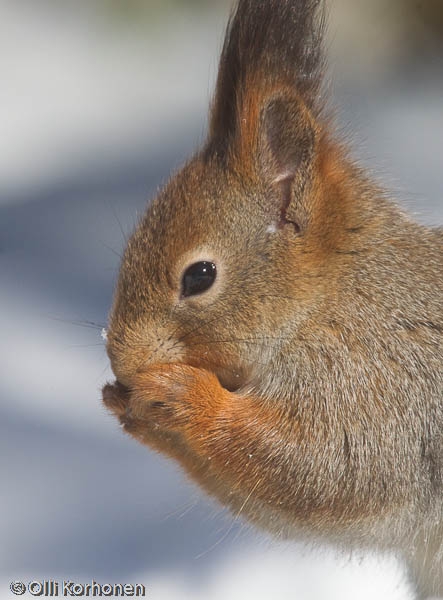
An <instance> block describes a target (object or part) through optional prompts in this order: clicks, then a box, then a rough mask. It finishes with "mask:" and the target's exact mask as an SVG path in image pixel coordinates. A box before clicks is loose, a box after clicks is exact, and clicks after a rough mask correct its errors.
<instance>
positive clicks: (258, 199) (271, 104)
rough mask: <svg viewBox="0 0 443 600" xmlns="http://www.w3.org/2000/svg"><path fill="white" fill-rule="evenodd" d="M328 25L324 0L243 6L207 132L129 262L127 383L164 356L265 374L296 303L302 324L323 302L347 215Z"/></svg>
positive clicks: (116, 352) (123, 368)
mask: <svg viewBox="0 0 443 600" xmlns="http://www.w3.org/2000/svg"><path fill="white" fill-rule="evenodd" d="M322 34H323V11H322V3H321V2H319V1H317V0H300V1H299V2H281V1H274V2H272V1H268V2H262V3H256V2H254V1H253V0H243V1H241V2H240V3H239V5H238V7H237V11H236V13H235V14H234V16H233V17H232V19H231V21H230V23H229V25H228V29H227V34H226V39H225V43H224V47H223V51H222V55H221V61H220V66H219V73H218V80H217V85H216V92H215V96H214V100H213V102H212V107H211V111H210V118H209V135H208V139H207V141H206V143H205V144H204V147H203V148H202V149H201V150H200V151H199V152H198V153H197V154H196V155H195V156H194V158H193V159H192V160H190V162H189V163H188V164H187V165H186V166H185V167H184V168H183V169H182V170H181V171H180V172H179V173H178V174H177V175H175V176H174V177H173V178H172V179H171V181H170V182H169V183H168V184H167V185H166V187H165V188H164V189H163V190H162V191H161V192H160V193H159V195H158V196H157V198H155V199H154V200H153V201H152V203H151V204H150V205H149V207H148V209H147V212H146V214H145V216H144V217H143V218H142V220H141V222H140V223H139V225H138V227H137V229H136V231H135V232H134V234H133V235H132V237H131V239H130V241H129V243H128V246H127V248H126V251H125V254H124V257H123V261H122V265H121V270H120V276H119V281H118V284H117V289H116V295H115V300H114V306H113V310H112V314H111V318H110V327H109V332H108V352H109V356H110V358H111V362H112V368H113V370H114V373H115V375H116V377H117V379H118V380H119V381H120V382H121V383H123V384H126V385H130V382H131V377H132V376H133V374H134V373H136V372H137V371H138V370H140V369H143V368H146V367H147V366H148V365H149V364H153V363H158V362H163V363H168V362H184V363H187V364H190V365H192V366H198V367H202V368H205V369H208V370H210V371H212V372H214V373H215V374H216V375H217V376H218V377H219V379H220V381H221V382H222V384H223V385H224V386H225V387H227V388H228V389H230V390H235V389H237V388H239V387H241V386H242V385H245V384H246V383H251V382H252V383H254V382H256V381H257V380H258V379H260V377H262V376H263V369H264V366H263V365H264V363H266V364H267V365H268V367H269V368H272V356H273V353H272V349H273V348H274V347H275V346H278V345H279V343H280V339H281V336H282V335H284V329H285V325H286V323H287V320H288V314H289V312H290V314H291V315H292V316H291V318H292V320H293V322H294V319H295V321H297V320H299V321H300V323H301V322H303V320H304V319H306V318H307V316H308V315H310V314H312V312H313V311H315V309H316V307H318V306H319V304H321V302H322V296H323V292H322V290H323V289H324V286H325V283H324V280H323V277H322V272H323V271H324V270H325V269H326V268H327V269H328V272H329V274H330V276H332V275H331V273H333V271H334V267H333V265H332V264H331V261H330V260H328V247H330V246H331V245H335V246H336V245H337V244H339V243H340V239H341V238H342V237H343V231H344V229H345V225H346V222H347V221H348V220H349V219H350V217H349V214H348V213H347V211H346V210H344V209H343V207H340V206H339V203H340V202H343V201H344V200H343V194H338V193H337V187H338V186H339V182H340V177H341V175H340V168H341V167H340V166H339V162H340V161H339V159H338V156H339V155H340V151H339V149H338V147H335V150H334V152H331V151H330V142H329V141H328V136H327V132H326V127H325V126H324V125H322V124H321V121H322V119H321V114H322V110H323V108H324V107H323V104H322V98H321V84H322V72H323V66H324V65H323V54H322ZM294 306H295V307H296V310H295V314H294ZM288 311H289V312H288Z"/></svg>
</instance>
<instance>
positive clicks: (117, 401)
mask: <svg viewBox="0 0 443 600" xmlns="http://www.w3.org/2000/svg"><path fill="white" fill-rule="evenodd" d="M223 393H224V390H223V388H222V387H221V385H220V383H219V381H218V379H217V377H216V376H215V375H213V374H212V373H209V372H208V371H204V370H202V369H197V368H194V367H191V366H189V365H183V364H164V365H154V366H152V367H150V368H149V369H148V370H146V371H143V372H140V373H138V374H137V375H135V376H134V378H133V381H132V385H131V388H130V389H129V390H128V389H127V388H124V386H122V385H120V384H119V383H116V384H114V385H106V386H105V387H104V389H103V401H104V404H105V405H106V406H107V408H109V409H110V410H111V411H112V412H113V413H114V414H115V415H116V416H117V417H118V418H119V420H120V422H121V424H122V425H123V428H124V430H125V431H127V432H128V433H129V434H131V435H133V436H134V437H145V436H146V435H149V436H152V435H153V434H155V433H162V432H177V433H186V432H190V430H193V431H194V432H196V431H199V430H200V431H202V428H204V429H203V431H205V430H206V429H207V427H208V426H209V422H208V421H211V420H212V417H213V415H214V414H215V412H216V407H217V404H218V401H219V399H220V398H221V396H222V395H223Z"/></svg>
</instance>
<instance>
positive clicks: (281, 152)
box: [259, 97, 316, 182]
mask: <svg viewBox="0 0 443 600" xmlns="http://www.w3.org/2000/svg"><path fill="white" fill-rule="evenodd" d="M259 128H260V130H261V135H260V137H259V139H260V141H259V144H260V152H259V155H260V162H261V165H260V167H261V170H262V171H263V172H264V174H265V175H267V176H268V178H269V177H271V178H272V181H273V182H283V181H288V180H289V181H292V180H294V179H295V178H296V177H297V175H299V174H300V170H303V171H304V172H306V169H307V168H308V167H309V164H310V163H311V160H312V157H313V154H314V148H315V140H316V135H315V129H314V124H313V122H312V120H311V118H310V115H309V113H308V111H307V109H306V108H304V106H303V104H301V103H300V102H299V101H298V100H296V99H291V98H289V99H288V98H285V97H277V98H273V99H271V100H270V101H269V102H268V103H267V105H266V106H265V108H264V109H263V110H262V115H261V123H260V125H259Z"/></svg>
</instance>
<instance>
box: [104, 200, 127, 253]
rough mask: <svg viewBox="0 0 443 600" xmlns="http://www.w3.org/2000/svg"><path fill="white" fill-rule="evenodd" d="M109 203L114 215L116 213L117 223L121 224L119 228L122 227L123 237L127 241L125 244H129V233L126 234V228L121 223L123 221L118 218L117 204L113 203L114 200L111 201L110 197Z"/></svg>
mask: <svg viewBox="0 0 443 600" xmlns="http://www.w3.org/2000/svg"><path fill="white" fill-rule="evenodd" d="M108 204H109V206H110V208H111V210H112V213H113V215H114V217H115V220H116V221H117V223H118V226H119V228H120V231H121V234H122V237H123V241H124V242H125V245H127V243H128V238H127V235H126V233H125V231H124V229H123V225H122V224H121V221H120V219H119V218H118V215H117V211H116V210H115V206H114V205H113V204H112V202H111V201H110V200H109V199H108Z"/></svg>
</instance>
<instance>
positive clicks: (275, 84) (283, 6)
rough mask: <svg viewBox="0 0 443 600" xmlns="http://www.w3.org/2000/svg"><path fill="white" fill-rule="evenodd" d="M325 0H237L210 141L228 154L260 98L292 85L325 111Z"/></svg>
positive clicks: (220, 72) (308, 104) (312, 107)
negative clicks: (321, 93)
mask: <svg viewBox="0 0 443 600" xmlns="http://www.w3.org/2000/svg"><path fill="white" fill-rule="evenodd" d="M324 28H325V19H324V1H323V0H260V1H258V0H238V3H237V8H236V10H235V12H234V14H233V15H232V17H231V19H230V21H229V24H228V28H227V31H226V36H225V41H224V45H223V50H222V54H221V58H220V65H219V70H218V77H217V85H216V90H215V96H214V99H213V102H212V107H211V113H210V119H209V132H210V136H209V137H210V140H211V141H212V142H213V143H214V144H217V146H218V152H219V153H223V152H224V151H225V150H226V149H227V148H228V147H229V145H230V142H231V141H232V140H233V139H234V138H235V137H238V133H239V131H238V129H239V126H240V127H242V125H241V123H242V121H243V119H244V118H246V119H248V118H249V117H250V116H251V114H252V113H253V112H254V108H257V107H258V105H259V104H261V107H262V106H263V104H262V103H261V102H260V99H261V100H263V98H264V97H268V98H269V97H270V95H274V96H275V95H276V92H277V90H283V89H285V90H291V91H292V92H294V93H296V94H297V96H298V97H299V98H301V99H302V100H303V102H304V104H305V105H306V107H307V108H308V109H309V110H310V111H311V112H312V114H313V115H314V116H316V115H317V114H318V111H321V109H322V106H321V99H320V97H319V90H320V88H321V83H322V78H323V77H322V75H323V71H324V60H323V41H322V40H323V34H324Z"/></svg>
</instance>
